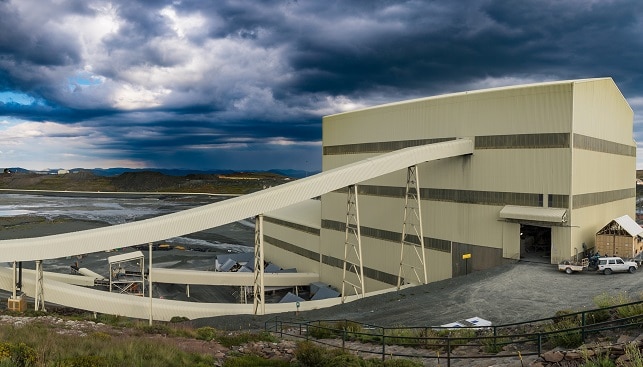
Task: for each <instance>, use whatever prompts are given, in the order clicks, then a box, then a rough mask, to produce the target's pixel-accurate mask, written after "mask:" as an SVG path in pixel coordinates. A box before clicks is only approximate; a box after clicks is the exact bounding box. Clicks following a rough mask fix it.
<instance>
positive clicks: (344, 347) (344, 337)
mask: <svg viewBox="0 0 643 367" xmlns="http://www.w3.org/2000/svg"><path fill="white" fill-rule="evenodd" d="M344 349H346V327H344V330H342V350H344Z"/></svg>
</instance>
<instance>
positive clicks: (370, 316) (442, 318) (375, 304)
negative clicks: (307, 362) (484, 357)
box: [192, 261, 643, 330]
mask: <svg viewBox="0 0 643 367" xmlns="http://www.w3.org/2000/svg"><path fill="white" fill-rule="evenodd" d="M603 293H607V294H611V295H618V294H627V295H630V296H633V297H642V296H643V269H641V270H640V271H638V272H636V273H634V274H629V273H622V274H612V275H602V274H598V273H595V272H582V273H574V274H571V275H567V274H565V273H563V272H559V271H558V268H557V266H556V265H551V264H543V263H536V262H526V261H520V262H516V263H512V264H506V265H502V266H498V267H495V268H492V269H488V270H485V271H477V272H474V273H471V274H469V275H467V276H462V277H457V278H452V279H447V280H444V281H439V282H435V283H431V284H427V285H423V286H417V287H413V288H408V289H405V290H402V291H399V292H397V291H394V292H391V293H388V294H384V295H379V296H373V297H366V298H364V299H361V300H358V301H355V302H352V303H347V304H343V305H338V306H334V307H330V308H326V309H319V310H313V311H306V312H301V313H300V314H299V315H295V314H294V313H287V314H277V315H264V316H253V315H244V316H221V317H215V318H208V319H201V320H194V321H192V323H194V324H196V325H197V326H203V325H209V326H213V327H216V328H219V329H225V330H239V329H261V328H263V327H264V323H265V322H266V321H268V320H270V319H273V318H274V317H279V318H284V319H300V320H324V319H326V320H337V319H348V320H353V321H358V322H363V323H368V324H372V325H378V326H438V325H442V324H446V323H449V322H453V321H458V320H462V319H466V318H470V317H474V316H477V317H480V318H483V319H486V320H489V321H491V322H492V323H493V324H495V325H499V324H507V323H513V322H519V321H528V320H535V319H539V318H546V317H551V316H553V315H554V313H555V312H556V311H559V310H574V311H582V310H583V309H592V308H595V307H596V306H595V303H594V298H595V297H596V296H598V295H601V294H603Z"/></svg>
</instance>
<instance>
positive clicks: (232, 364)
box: [223, 355, 290, 367]
mask: <svg viewBox="0 0 643 367" xmlns="http://www.w3.org/2000/svg"><path fill="white" fill-rule="evenodd" d="M255 366H265V367H288V366H290V363H289V362H287V361H282V360H278V359H265V358H263V357H259V356H256V355H244V356H238V357H230V358H227V359H226V360H225V361H224V362H223V367H255Z"/></svg>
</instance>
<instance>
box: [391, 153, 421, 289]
mask: <svg viewBox="0 0 643 367" xmlns="http://www.w3.org/2000/svg"><path fill="white" fill-rule="evenodd" d="M405 246H411V247H412V248H413V250H414V251H415V257H416V262H415V263H410V262H409V263H405V259H404V247H405ZM425 256H426V255H425V252H424V231H423V229H422V209H421V201H420V182H419V178H418V168H417V166H411V167H409V168H408V170H407V172H406V195H405V198H404V221H403V224H402V240H401V242H400V270H399V272H398V275H397V289H398V290H399V289H400V287H401V286H402V283H403V282H406V279H405V276H404V269H405V268H410V269H411V270H412V271H413V274H415V278H416V279H417V281H418V283H420V284H426V283H428V277H427V272H426V258H425ZM417 263H419V265H420V266H419V267H421V269H420V271H421V272H422V274H420V273H419V272H418V266H417ZM403 279H404V280H403Z"/></svg>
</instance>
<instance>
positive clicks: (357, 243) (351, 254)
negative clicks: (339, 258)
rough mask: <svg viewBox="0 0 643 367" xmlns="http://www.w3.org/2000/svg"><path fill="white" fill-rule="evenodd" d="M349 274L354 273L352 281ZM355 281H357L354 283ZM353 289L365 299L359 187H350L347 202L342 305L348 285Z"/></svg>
mask: <svg viewBox="0 0 643 367" xmlns="http://www.w3.org/2000/svg"><path fill="white" fill-rule="evenodd" d="M348 273H354V274H355V276H351V280H349V279H348V277H347V275H348ZM353 279H356V281H354V280H353ZM347 284H348V285H349V286H350V287H352V288H353V292H354V294H356V295H359V296H361V297H364V293H365V289H364V266H363V261H362V236H361V232H360V225H359V203H358V200H357V185H349V186H348V198H347V202H346V229H345V240H344V270H343V276H342V303H344V301H345V300H346V297H347V296H348V295H347V294H346V285H347Z"/></svg>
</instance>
